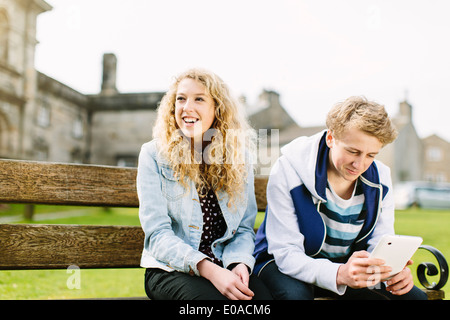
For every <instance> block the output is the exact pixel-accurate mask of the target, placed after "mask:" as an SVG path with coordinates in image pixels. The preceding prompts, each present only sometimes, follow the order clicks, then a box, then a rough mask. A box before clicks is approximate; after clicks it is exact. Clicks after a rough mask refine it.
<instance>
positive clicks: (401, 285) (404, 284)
mask: <svg viewBox="0 0 450 320" xmlns="http://www.w3.org/2000/svg"><path fill="white" fill-rule="evenodd" d="M411 264H413V261H412V260H409V261H408V263H407V264H406V266H405V267H404V268H403V270H402V271H400V272H399V273H397V274H396V275H395V276H393V277H392V278H391V279H389V280H388V281H387V283H386V284H387V287H386V290H387V291H390V292H391V293H392V294H394V295H397V296H401V295H402V294H405V293H408V292H409V291H410V290H411V289H412V288H413V287H414V282H413V276H412V274H411V270H410V269H409V268H408V267H407V266H409V265H411Z"/></svg>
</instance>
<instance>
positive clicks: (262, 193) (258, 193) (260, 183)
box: [255, 177, 267, 212]
mask: <svg viewBox="0 0 450 320" xmlns="http://www.w3.org/2000/svg"><path fill="white" fill-rule="evenodd" d="M266 187H267V178H265V177H255V197H256V204H257V206H258V211H263V212H264V211H266V206H267V196H266Z"/></svg>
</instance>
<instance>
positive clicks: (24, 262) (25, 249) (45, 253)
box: [0, 224, 144, 270]
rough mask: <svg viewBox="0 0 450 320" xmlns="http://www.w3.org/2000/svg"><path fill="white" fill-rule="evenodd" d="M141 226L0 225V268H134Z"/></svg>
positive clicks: (140, 236) (139, 253)
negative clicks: (72, 266) (74, 266)
mask: <svg viewBox="0 0 450 320" xmlns="http://www.w3.org/2000/svg"><path fill="white" fill-rule="evenodd" d="M143 244H144V233H143V231H142V229H141V227H137V226H136V227H133V226H91V225H82V226H80V225H38V224H36V225H29V224H0V269H3V270H21V269H65V268H67V267H69V266H70V265H76V266H78V267H80V268H138V267H139V262H140V258H141V253H142V248H143Z"/></svg>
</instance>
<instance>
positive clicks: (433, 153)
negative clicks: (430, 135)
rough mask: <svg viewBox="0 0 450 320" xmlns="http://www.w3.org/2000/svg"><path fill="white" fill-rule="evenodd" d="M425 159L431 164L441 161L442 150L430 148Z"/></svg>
mask: <svg viewBox="0 0 450 320" xmlns="http://www.w3.org/2000/svg"><path fill="white" fill-rule="evenodd" d="M427 159H428V161H432V162H439V161H442V150H441V148H438V147H430V148H428V149H427Z"/></svg>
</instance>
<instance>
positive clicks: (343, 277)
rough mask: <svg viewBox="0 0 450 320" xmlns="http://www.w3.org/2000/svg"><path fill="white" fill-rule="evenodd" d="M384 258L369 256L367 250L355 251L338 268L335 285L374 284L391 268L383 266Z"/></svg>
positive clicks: (362, 286)
mask: <svg viewBox="0 0 450 320" xmlns="http://www.w3.org/2000/svg"><path fill="white" fill-rule="evenodd" d="M383 264H384V260H382V259H374V258H369V253H368V252H367V251H356V252H354V253H353V254H352V256H351V257H350V259H348V261H347V263H346V264H343V265H341V266H340V267H339V269H338V274H337V279H336V283H337V285H346V286H349V287H350V288H354V289H360V288H366V287H372V286H375V285H376V284H377V283H379V282H380V281H381V280H383V279H386V278H387V277H388V276H389V272H390V271H391V270H392V268H391V267H389V266H383Z"/></svg>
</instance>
